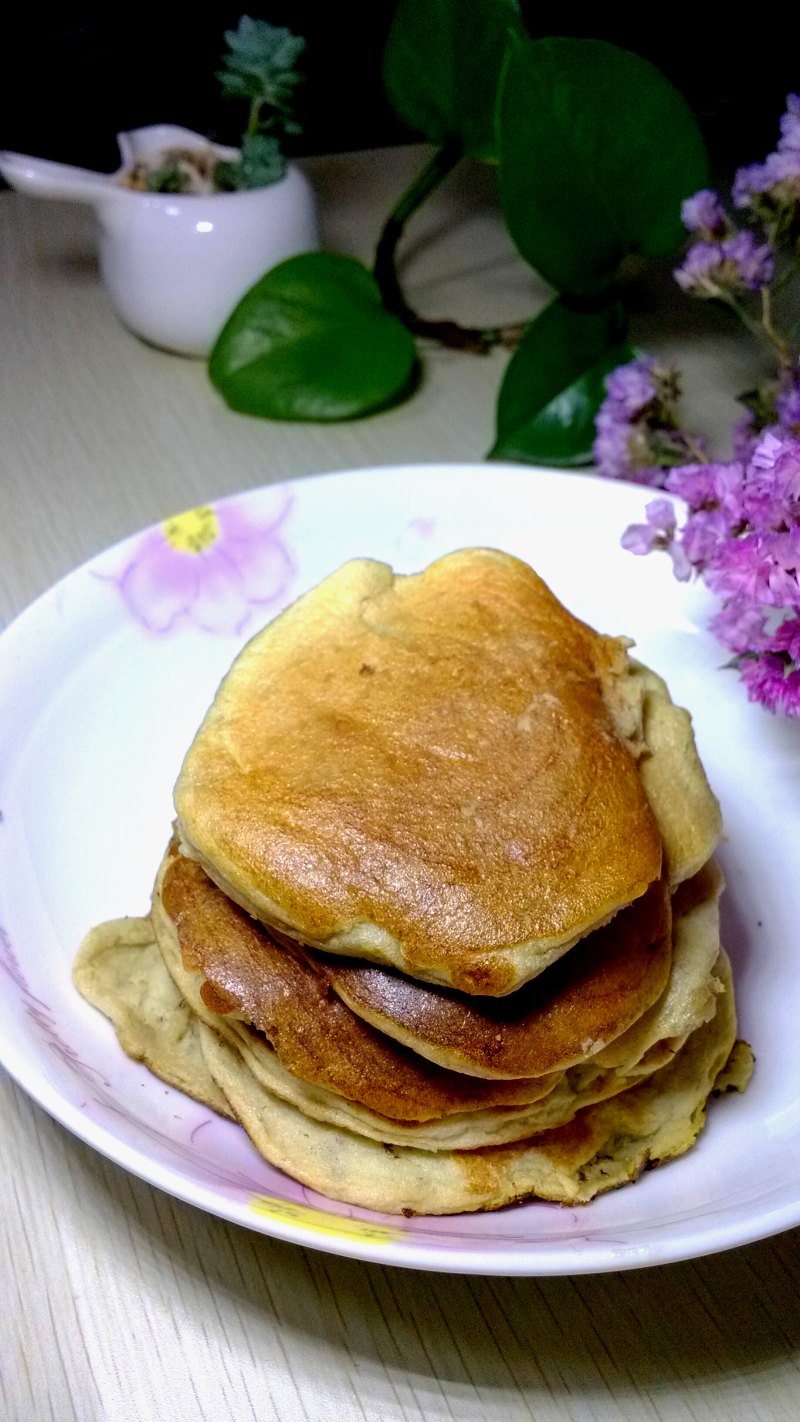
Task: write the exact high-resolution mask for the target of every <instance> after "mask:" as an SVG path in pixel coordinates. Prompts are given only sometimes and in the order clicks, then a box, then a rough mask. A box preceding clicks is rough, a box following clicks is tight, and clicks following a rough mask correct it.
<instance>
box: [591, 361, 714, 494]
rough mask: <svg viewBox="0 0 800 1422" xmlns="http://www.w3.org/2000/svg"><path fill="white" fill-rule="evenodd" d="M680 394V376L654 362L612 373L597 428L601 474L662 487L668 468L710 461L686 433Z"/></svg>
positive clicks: (596, 457)
mask: <svg viewBox="0 0 800 1422" xmlns="http://www.w3.org/2000/svg"><path fill="white" fill-rule="evenodd" d="M679 394H680V385H679V381H678V374H677V371H675V370H673V369H672V368H671V367H670V366H666V365H660V364H659V363H658V362H657V361H655V360H652V359H650V358H649V357H648V358H644V359H642V360H634V361H631V362H630V363H629V364H628V365H621V366H618V367H617V369H616V370H614V371H612V372H611V374H610V375H609V376H608V377H607V379H606V399H605V400H604V401H603V404H602V405H601V407H600V410H599V411H598V414H597V419H596V422H595V429H596V438H595V442H594V462H595V464H596V466H597V470H598V473H600V474H606V475H608V477H609V478H612V479H631V480H634V481H636V482H637V483H640V484H653V485H655V486H656V487H660V486H661V485H662V484H663V483H664V478H665V474H666V470H667V469H668V468H671V467H672V466H673V465H676V464H685V463H686V461H687V460H689V459H693V460H697V459H704V458H705V454H706V445H705V441H704V440H703V439H702V438H701V437H700V436H692V435H689V434H687V432H686V431H684V430H682V429H681V428H680V425H679V422H678V411H677V406H678V396H679Z"/></svg>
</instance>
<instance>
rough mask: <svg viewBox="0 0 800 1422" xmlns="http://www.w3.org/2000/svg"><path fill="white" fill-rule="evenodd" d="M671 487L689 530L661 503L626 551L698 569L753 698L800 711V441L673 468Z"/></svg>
mask: <svg viewBox="0 0 800 1422" xmlns="http://www.w3.org/2000/svg"><path fill="white" fill-rule="evenodd" d="M666 484H667V488H668V489H669V492H670V493H673V494H677V495H680V496H681V497H682V498H684V499H685V500H686V503H687V504H688V514H687V517H686V519H685V522H684V524H683V527H682V528H680V529H679V528H678V527H677V525H676V519H675V512H674V509H673V508H672V506H671V505H670V504H669V502H668V501H667V500H665V499H658V500H655V501H654V502H652V503H650V504H649V505H648V506H647V509H646V519H647V522H646V523H645V524H638V525H633V526H632V527H631V528H629V529H627V530H626V532H625V534H624V535H623V546H624V547H626V548H628V549H630V551H631V552H635V553H647V552H651V551H653V549H663V550H666V551H667V552H669V554H670V556H671V558H672V561H673V568H674V572H675V575H676V576H677V577H679V578H683V577H686V576H688V575H689V574H690V573H691V572H697V573H699V574H700V575H701V576H702V578H703V580H704V582H705V583H706V585H707V586H708V587H709V588H710V590H711V591H712V592H714V593H716V594H717V595H718V596H719V597H721V598H722V606H721V608H720V609H719V611H718V612H717V613H716V615H715V616H714V618H713V619H712V622H711V628H712V630H713V631H714V632H715V634H716V635H717V636H718V637H719V639H720V641H722V642H723V643H724V644H725V645H726V646H727V647H729V648H730V649H731V651H733V652H734V653H735V655H736V660H737V665H738V666H739V670H740V673H741V676H742V680H743V681H744V683H745V686H746V688H747V694H748V696H749V697H750V699H751V700H754V701H760V702H761V703H762V704H763V705H764V706H766V707H767V708H768V709H769V710H771V711H781V712H783V713H784V714H785V715H788V716H798V715H800V438H798V437H796V436H792V435H788V434H786V433H785V432H779V433H778V434H774V433H772V432H768V433H766V434H765V435H763V436H762V438H761V439H760V440H759V442H758V444H757V446H756V448H755V450H754V452H753V454H752V456H751V457H750V458H749V459H748V460H747V461H732V462H731V463H729V464H706V465H697V464H695V465H687V466H685V467H683V468H678V469H672V470H670V472H669V474H668V475H667V479H666Z"/></svg>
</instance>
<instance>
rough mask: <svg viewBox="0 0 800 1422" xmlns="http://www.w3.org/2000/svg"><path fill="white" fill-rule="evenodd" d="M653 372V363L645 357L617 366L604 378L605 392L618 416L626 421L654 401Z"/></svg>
mask: <svg viewBox="0 0 800 1422" xmlns="http://www.w3.org/2000/svg"><path fill="white" fill-rule="evenodd" d="M654 370H655V361H654V360H652V359H650V358H649V357H646V358H644V359H642V360H633V361H631V362H630V364H629V365H618V366H617V368H616V370H612V372H611V374H610V375H608V376H606V391H607V393H608V395H609V397H610V399H611V400H613V401H614V404H615V406H616V407H617V409H618V412H619V414H620V415H624V416H625V418H626V419H628V420H630V419H633V418H634V416H636V415H639V414H641V412H642V410H644V409H645V408H646V406H647V405H650V404H652V402H653V401H654V400H655V398H656V385H655V381H654V377H653V372H654Z"/></svg>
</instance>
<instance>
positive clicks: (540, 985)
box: [283, 881, 672, 1079]
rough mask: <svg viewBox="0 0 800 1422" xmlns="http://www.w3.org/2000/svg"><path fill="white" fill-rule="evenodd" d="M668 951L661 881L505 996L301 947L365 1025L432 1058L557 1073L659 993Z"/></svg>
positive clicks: (505, 1072) (502, 1070)
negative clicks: (439, 984) (436, 983)
mask: <svg viewBox="0 0 800 1422" xmlns="http://www.w3.org/2000/svg"><path fill="white" fill-rule="evenodd" d="M283 941H284V942H285V943H286V944H287V945H288V944H289V943H290V942H291V940H289V939H284V940H283ZM671 959H672V925H671V912H670V897H669V893H668V890H667V887H666V884H664V883H663V882H662V881H657V882H656V883H655V884H651V886H650V888H649V889H648V890H647V892H646V893H645V894H643V895H642V896H641V898H639V899H637V900H636V901H635V902H634V903H633V904H631V905H630V907H629V908H626V909H623V910H622V911H621V912H620V913H618V914H617V915H616V916H615V917H614V918H613V919H612V920H611V923H610V924H607V925H606V926H605V927H604V928H598V929H595V931H594V933H592V934H590V935H589V936H588V937H586V938H584V939H582V940H581V941H580V943H578V944H577V945H576V946H575V947H574V948H572V949H571V950H570V952H569V953H567V954H565V956H564V957H563V958H561V959H560V960H559V961H558V962H557V963H556V964H554V966H553V967H551V968H548V970H547V972H546V973H542V974H540V975H539V976H538V977H537V978H535V979H534V980H533V981H532V982H530V983H528V984H527V985H526V986H525V987H523V988H520V989H519V991H518V992H515V993H514V994H512V995H510V996H507V997H501V998H477V997H474V996H470V997H468V996H465V995H464V994H458V993H454V992H453V991H452V990H450V989H447V988H436V987H433V986H431V985H429V984H426V983H420V982H417V981H415V980H414V979H412V978H406V977H403V976H402V975H401V974H399V973H397V972H396V971H394V970H393V969H389V968H382V967H377V966H375V965H373V964H363V963H357V962H354V961H353V960H345V959H336V958H332V957H327V958H323V957H322V956H321V955H320V954H310V955H309V960H310V961H311V962H312V963H313V965H314V967H315V968H316V971H317V972H318V973H319V975H320V976H321V977H322V978H323V980H324V981H325V982H327V983H329V984H330V986H331V987H332V988H333V990H334V992H335V993H337V995H338V996H339V997H341V999H342V1001H343V1002H345V1003H346V1004H347V1006H348V1007H349V1008H351V1010H352V1011H353V1012H354V1013H356V1014H357V1015H358V1016H359V1017H362V1018H363V1019H364V1020H365V1021H366V1022H369V1023H370V1024H371V1025H372V1026H373V1027H376V1028H377V1029H378V1030H379V1031H381V1032H384V1033H387V1034H388V1035H389V1036H390V1037H392V1038H394V1039H395V1040H396V1041H398V1042H401V1043H403V1044H404V1045H405V1046H407V1047H410V1048H412V1050H413V1051H415V1052H417V1053H419V1054H420V1055H421V1056H423V1057H426V1058H427V1059H428V1060H429V1061H432V1062H436V1063H438V1065H439V1066H442V1067H449V1068H450V1069H451V1070H452V1071H459V1072H466V1073H467V1074H470V1075H474V1076H478V1077H486V1078H491V1079H496V1078H502V1077H512V1078H514V1077H526V1076H527V1077H531V1076H534V1077H538V1076H541V1075H543V1074H544V1073H547V1072H553V1071H563V1070H565V1069H566V1068H567V1067H570V1066H573V1065H574V1064H575V1063H576V1062H581V1061H584V1060H585V1058H586V1057H587V1055H590V1054H592V1053H595V1052H599V1051H602V1050H603V1048H604V1047H605V1045H606V1043H609V1042H612V1041H613V1040H614V1039H615V1038H617V1037H619V1036H621V1035H622V1033H624V1032H626V1031H627V1030H628V1029H629V1028H630V1027H632V1026H633V1024H634V1023H635V1022H636V1021H638V1019H639V1018H640V1017H641V1016H642V1014H643V1013H644V1012H645V1011H646V1010H647V1009H648V1008H650V1007H651V1006H652V1005H653V1004H654V1003H655V1002H656V1001H657V999H658V998H660V997H661V995H662V993H663V991H664V989H665V988H666V985H667V980H668V977H669V970H670V962H671Z"/></svg>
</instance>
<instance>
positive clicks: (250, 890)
mask: <svg viewBox="0 0 800 1422" xmlns="http://www.w3.org/2000/svg"><path fill="white" fill-rule="evenodd" d="M628 670H629V664H628V661H627V655H626V652H625V649H624V647H623V645H622V644H621V643H620V642H619V641H617V640H615V639H613V638H610V637H603V636H600V635H599V634H597V633H595V632H593V631H592V630H591V629H590V628H588V627H587V626H585V625H584V624H583V623H581V622H579V621H577V620H576V619H575V618H574V617H572V616H571V615H570V613H569V612H567V610H566V609H565V608H564V607H563V606H562V605H561V603H559V602H558V600H557V599H556V598H555V597H554V596H553V595H552V593H551V592H550V591H549V589H548V588H547V587H546V586H545V584H544V583H543V582H542V581H541V579H540V578H539V577H538V576H537V575H536V574H535V573H534V572H533V570H532V569H531V568H529V567H528V566H527V565H526V564H524V563H522V562H520V561H518V560H517V559H515V558H511V557H509V556H507V555H505V554H501V553H496V552H492V551H491V550H474V549H473V550H467V551H465V552H462V553H456V554H451V555H449V556H448V557H446V558H442V559H440V560H439V561H438V562H436V563H434V564H432V565H431V566H430V567H429V568H428V569H427V570H426V571H425V572H424V573H420V574H418V575H414V576H410V577H395V576H393V574H392V572H391V570H390V569H389V568H388V567H387V566H386V565H385V564H381V563H374V562H368V561H358V562H354V563H350V564H346V565H345V566H344V568H342V569H340V570H339V572H338V573H336V574H334V575H332V577H330V578H328V579H326V580H325V582H324V583H322V584H320V585H319V586H318V587H317V588H315V589H314V590H313V591H312V592H310V593H308V594H306V596H305V597H304V598H301V599H300V600H299V602H297V603H295V604H294V606H293V607H291V608H290V609H289V610H288V611H287V612H285V613H284V614H283V615H282V616H281V617H279V618H278V619H277V620H276V621H275V622H274V623H272V624H271V625H270V626H269V627H268V628H267V629H265V630H264V632H262V633H260V634H259V635H258V636H257V637H256V638H254V639H253V641H252V642H251V643H250V644H249V645H248V647H247V648H246V649H245V651H244V652H243V653H242V655H241V656H240V657H239V658H238V659H237V661H236V662H235V664H234V666H233V668H232V670H231V672H230V673H229V675H228V677H227V678H226V679H225V681H224V682H223V684H222V686H221V688H220V690H219V692H218V694H217V698H216V700H215V702H214V705H213V707H212V708H211V711H210V712H209V714H208V716H207V717H206V720H205V721H204V723H203V726H202V727H201V729H200V731H199V732H198V735H197V736H196V738H195V741H194V743H193V745H192V747H191V748H190V750H189V753H188V755H187V757H186V760H185V762H184V766H183V770H182V772H181V776H180V779H179V781H178V785H177V787H176V807H177V811H178V816H179V823H180V827H181V833H182V835H183V837H184V840H185V843H186V845H187V847H188V849H189V851H190V852H191V853H193V854H196V855H197V857H198V858H199V859H200V860H201V861H202V862H203V863H204V864H205V865H206V867H207V868H208V869H209V872H210V873H212V874H213V876H214V877H215V879H217V881H218V882H219V883H221V884H223V885H224V887H225V888H226V889H227V891H228V892H229V893H231V894H232V895H233V896H234V897H236V898H237V899H238V900H240V901H241V902H243V903H245V904H246V905H247V907H248V908H249V909H251V910H252V911H253V912H254V913H256V914H257V915H258V916H259V917H260V918H262V919H263V920H264V921H266V922H268V923H270V922H271V923H275V924H276V925H277V926H279V927H284V928H288V929H289V931H290V932H292V933H293V934H295V935H296V936H297V937H300V938H303V939H305V940H307V941H308V942H310V943H313V944H315V945H316V946H317V947H321V948H328V949H331V950H333V951H335V952H341V953H350V954H354V955H356V956H358V957H366V958H370V959H372V960H373V961H376V960H377V961H381V962H389V963H392V964H393V965H394V966H396V967H399V968H400V969H401V970H402V971H404V972H408V973H410V974H411V975H412V976H416V977H420V978H423V979H426V980H428V981H434V982H444V983H446V984H448V985H450V986H453V987H456V988H458V989H460V990H462V991H466V992H473V993H479V994H482V993H488V994H502V993H505V992H509V991H511V990H513V989H514V988H515V987H516V986H518V985H519V984H520V983H521V982H524V981H526V980H527V979H528V978H530V977H533V976H534V975H535V974H536V973H537V972H539V971H541V970H542V968H543V967H546V966H547V964H548V963H549V962H550V961H552V960H553V958H554V957H555V956H558V953H559V951H563V948H564V947H566V946H568V945H569V944H570V943H572V942H574V941H575V940H576V939H577V938H579V937H580V936H582V935H583V934H584V933H587V932H589V931H590V930H591V929H592V928H593V927H595V926H596V925H597V924H599V923H601V922H603V921H605V920H606V919H607V918H608V917H609V916H610V915H611V914H612V913H614V912H616V911H617V910H618V909H619V908H621V907H623V906H624V905H626V904H628V903H630V902H631V901H632V900H633V899H635V898H637V897H638V896H639V895H640V894H642V893H643V892H644V890H645V889H646V887H647V886H648V884H650V883H651V882H652V881H653V880H654V879H657V878H658V877H659V874H660V868H661V841H660V836H659V833H658V830H657V827H656V824H655V821H654V819H653V815H652V813H651V811H650V808H649V806H648V804H647V801H646V798H645V795H644V791H643V788H642V784H641V780H640V777H639V774H638V770H637V765H636V760H635V757H634V755H633V754H632V753H631V750H630V749H629V746H628V745H626V744H625V743H624V742H623V739H621V735H620V734H618V732H617V730H616V729H615V722H614V716H613V715H612V710H613V709H614V707H615V706H616V705H617V703H618V702H619V698H618V697H617V696H616V695H615V688H614V683H615V681H617V680H619V679H620V678H624V677H626V676H627V674H628ZM373 930H374V931H373ZM559 945H561V947H559ZM510 950H513V951H510Z"/></svg>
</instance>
